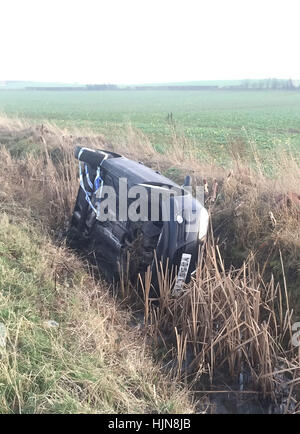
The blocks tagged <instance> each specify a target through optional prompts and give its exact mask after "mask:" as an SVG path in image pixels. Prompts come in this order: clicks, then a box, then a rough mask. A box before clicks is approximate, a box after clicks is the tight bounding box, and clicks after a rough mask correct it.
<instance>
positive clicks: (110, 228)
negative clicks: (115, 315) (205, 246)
mask: <svg viewBox="0 0 300 434" xmlns="http://www.w3.org/2000/svg"><path fill="white" fill-rule="evenodd" d="M75 157H76V158H77V159H78V160H79V177H80V188H79V191H78V195H77V200H76V204H75V208H74V212H73V216H72V220H71V224H70V229H69V233H68V241H69V243H70V245H71V246H72V247H75V248H79V249H80V250H83V251H85V252H86V253H88V254H91V255H92V256H93V258H94V259H95V260H96V262H97V265H98V267H99V269H100V271H101V272H102V273H103V274H104V275H105V277H106V278H107V279H108V280H110V281H112V280H115V279H118V278H119V276H120V273H121V272H122V271H124V270H125V269H126V270H127V273H128V274H129V276H130V278H131V279H133V280H134V279H136V277H137V276H138V273H142V272H144V271H146V269H147V268H148V266H150V267H151V269H152V274H153V279H154V280H153V281H155V276H156V268H157V264H158V263H159V264H162V266H163V267H166V268H168V270H170V271H171V270H172V272H173V273H174V276H175V277H176V278H175V279H174V287H173V294H177V293H178V292H180V291H181V290H182V287H183V284H184V282H186V281H188V280H189V279H190V275H191V273H192V272H193V270H194V269H195V267H196V264H197V259H198V254H199V248H200V247H201V245H202V243H203V241H204V239H205V236H206V233H207V229H208V213H207V211H206V209H205V208H204V206H203V205H202V204H201V203H200V201H199V200H197V199H196V198H194V197H193V196H192V194H191V186H190V180H189V177H188V176H187V177H186V179H185V182H184V185H183V186H179V185H177V184H176V183H174V182H173V181H171V180H170V179H168V178H166V177H164V176H163V175H161V174H160V173H159V172H157V171H154V170H152V169H150V168H148V167H146V166H145V165H144V164H143V163H141V162H135V161H132V160H129V159H127V158H125V157H123V156H121V155H119V154H116V153H113V152H109V151H103V150H92V149H88V148H83V147H77V148H76V150H75Z"/></svg>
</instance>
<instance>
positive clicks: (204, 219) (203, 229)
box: [198, 207, 209, 241]
mask: <svg viewBox="0 0 300 434" xmlns="http://www.w3.org/2000/svg"><path fill="white" fill-rule="evenodd" d="M208 223H209V215H208V212H207V211H206V209H205V208H204V207H202V208H201V211H200V224H199V233H198V237H199V240H201V241H202V240H203V238H204V237H205V236H206V234H207V230H208Z"/></svg>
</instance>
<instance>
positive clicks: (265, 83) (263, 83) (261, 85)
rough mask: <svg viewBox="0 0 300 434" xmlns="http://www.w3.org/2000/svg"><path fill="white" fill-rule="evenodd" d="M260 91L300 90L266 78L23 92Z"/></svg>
mask: <svg viewBox="0 0 300 434" xmlns="http://www.w3.org/2000/svg"><path fill="white" fill-rule="evenodd" d="M260 89H261V90H262V89H286V90H300V83H299V82H298V81H296V80H292V79H288V80H284V79H278V78H266V79H262V80H242V81H241V82H240V84H234V85H223V86H217V85H212V86H210V85H184V84H182V85H172V84H170V85H152V86H150V85H141V86H118V85H116V84H87V85H85V86H26V87H25V90H48V91H75V90H76V91H89V90H101V91H102V90H115V91H144V90H150V91H151V90H177V91H182V90H260Z"/></svg>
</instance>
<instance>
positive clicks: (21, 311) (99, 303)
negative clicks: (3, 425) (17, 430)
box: [0, 213, 192, 414]
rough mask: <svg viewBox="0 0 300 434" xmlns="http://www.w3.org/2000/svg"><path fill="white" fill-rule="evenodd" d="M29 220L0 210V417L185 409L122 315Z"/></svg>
mask: <svg viewBox="0 0 300 434" xmlns="http://www.w3.org/2000/svg"><path fill="white" fill-rule="evenodd" d="M32 226H33V225H32V223H30V222H29V221H27V222H25V221H22V220H19V219H17V220H16V219H15V218H14V217H11V216H10V217H8V215H6V214H4V213H1V214H0V323H2V324H4V325H5V328H6V330H7V341H6V346H5V347H0V414H4V413H5V414H7V413H10V414H11V413H135V412H137V413H152V412H154V413H161V412H175V413H176V412H177V413H178V412H179V413H181V412H190V411H192V407H190V406H189V403H188V400H187V395H186V392H185V393H183V392H182V390H181V391H180V390H179V389H178V387H177V386H176V385H175V384H172V383H170V380H168V381H167V379H166V377H163V376H162V374H161V372H160V368H159V367H158V366H157V365H155V364H154V363H153V362H152V361H151V359H150V357H148V355H147V351H146V352H145V347H144V344H143V342H142V341H139V338H138V337H137V336H136V334H135V332H134V330H133V328H132V326H131V327H130V326H129V325H128V324H127V321H129V320H130V317H128V313H127V314H125V312H123V313H122V312H120V311H118V309H117V308H116V305H115V303H114V301H113V300H112V299H111V298H110V297H109V295H108V294H106V292H105V289H103V288H102V289H101V287H100V286H99V285H97V284H95V283H94V282H93V281H92V279H91V277H89V276H88V275H87V273H86V272H85V270H84V267H83V265H82V264H81V265H80V263H79V262H78V259H76V258H75V257H72V256H71V255H70V253H68V252H67V251H65V250H64V249H61V248H59V247H55V246H54V245H53V244H51V242H50V240H49V239H48V238H47V237H45V236H44V235H42V234H41V233H40V231H39V230H38V229H37V228H35V229H33V227H32ZM76 262H77V265H74V264H75V263H76ZM53 273H54V274H53ZM54 276H56V278H54ZM91 292H93V296H91V294H90V293H91ZM49 320H54V321H56V322H57V323H58V327H49V326H48V321H49Z"/></svg>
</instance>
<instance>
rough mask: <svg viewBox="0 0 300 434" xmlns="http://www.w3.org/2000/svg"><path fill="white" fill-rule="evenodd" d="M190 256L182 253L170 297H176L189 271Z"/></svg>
mask: <svg viewBox="0 0 300 434" xmlns="http://www.w3.org/2000/svg"><path fill="white" fill-rule="evenodd" d="M191 257H192V255H191V254H190V253H183V254H182V256H181V261H180V266H179V271H178V274H177V279H176V283H175V285H174V288H173V291H172V295H178V294H179V293H180V292H181V291H182V289H183V285H184V283H185V280H186V276H187V273H188V270H189V266H190V262H191Z"/></svg>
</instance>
